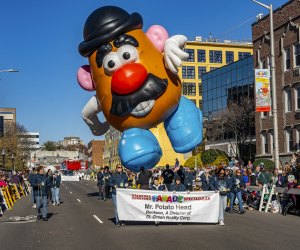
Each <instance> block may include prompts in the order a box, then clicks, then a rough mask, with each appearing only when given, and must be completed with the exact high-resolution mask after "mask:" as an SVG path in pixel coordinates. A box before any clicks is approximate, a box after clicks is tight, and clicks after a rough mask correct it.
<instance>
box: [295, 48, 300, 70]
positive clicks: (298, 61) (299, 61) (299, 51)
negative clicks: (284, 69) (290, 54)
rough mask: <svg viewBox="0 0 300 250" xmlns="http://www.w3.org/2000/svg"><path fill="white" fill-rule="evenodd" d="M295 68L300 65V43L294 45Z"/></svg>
mask: <svg viewBox="0 0 300 250" xmlns="http://www.w3.org/2000/svg"><path fill="white" fill-rule="evenodd" d="M294 65H295V66H294V68H295V67H299V66H300V44H299V43H298V44H296V45H295V46H294Z"/></svg>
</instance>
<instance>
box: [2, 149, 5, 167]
mask: <svg viewBox="0 0 300 250" xmlns="http://www.w3.org/2000/svg"><path fill="white" fill-rule="evenodd" d="M2 164H3V168H5V149H2Z"/></svg>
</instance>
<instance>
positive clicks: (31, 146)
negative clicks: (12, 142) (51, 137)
mask: <svg viewBox="0 0 300 250" xmlns="http://www.w3.org/2000/svg"><path fill="white" fill-rule="evenodd" d="M19 138H20V142H21V143H22V145H21V146H24V147H26V148H27V150H30V151H34V150H37V149H39V148H40V133H39V132H25V133H23V134H20V135H19Z"/></svg>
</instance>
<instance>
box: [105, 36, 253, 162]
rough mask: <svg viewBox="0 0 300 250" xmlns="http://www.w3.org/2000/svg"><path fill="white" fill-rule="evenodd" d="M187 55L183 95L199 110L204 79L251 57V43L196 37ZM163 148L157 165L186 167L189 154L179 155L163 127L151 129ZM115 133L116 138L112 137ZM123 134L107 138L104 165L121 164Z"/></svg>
mask: <svg viewBox="0 0 300 250" xmlns="http://www.w3.org/2000/svg"><path fill="white" fill-rule="evenodd" d="M185 50H186V52H187V53H189V58H188V59H187V61H186V62H183V65H182V67H181V68H180V70H179V76H180V78H181V80H182V94H183V95H184V96H185V97H187V98H189V99H190V100H192V101H193V102H194V103H195V104H196V105H197V107H199V108H202V81H201V77H202V75H203V74H204V73H206V72H209V71H210V70H213V69H216V68H218V67H222V66H224V65H226V64H229V63H232V62H234V61H237V60H239V59H243V58H245V57H248V56H250V55H252V53H253V48H252V43H251V42H248V41H231V40H218V39H213V38H210V39H204V38H201V37H197V38H196V40H195V41H188V42H187V43H186V49H185ZM151 132H152V133H153V134H154V135H155V136H156V138H157V139H158V142H159V144H160V146H161V149H162V152H163V155H162V158H161V160H160V162H159V163H158V164H157V166H165V165H166V164H170V165H174V164H175V160H176V158H177V159H178V160H179V163H180V164H183V163H184V162H185V160H186V158H187V157H188V156H189V155H190V154H185V155H184V154H178V153H176V152H175V151H174V150H173V148H172V145H171V143H170V140H169V139H168V136H167V134H166V132H165V129H164V126H163V124H159V125H158V126H156V127H154V128H152V129H151ZM112 134H114V137H112V136H111V135H112ZM120 138H121V133H120V132H116V131H115V130H114V129H110V130H109V131H108V132H107V133H106V136H105V150H104V163H105V164H108V165H109V162H110V161H109V159H110V158H111V162H112V164H110V165H112V166H115V165H116V163H119V162H120V159H119V157H118V142H119V139H120Z"/></svg>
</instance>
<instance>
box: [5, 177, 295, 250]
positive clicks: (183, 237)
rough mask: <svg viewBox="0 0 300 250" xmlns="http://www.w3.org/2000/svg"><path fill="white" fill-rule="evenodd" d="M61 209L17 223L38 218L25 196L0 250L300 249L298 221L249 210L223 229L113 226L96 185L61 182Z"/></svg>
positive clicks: (8, 214)
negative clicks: (99, 199)
mask: <svg viewBox="0 0 300 250" xmlns="http://www.w3.org/2000/svg"><path fill="white" fill-rule="evenodd" d="M61 199H62V201H63V203H62V204H61V205H60V206H58V207H57V206H52V205H49V207H48V213H49V216H50V218H49V221H47V222H45V221H36V220H35V219H34V218H33V219H30V217H28V219H29V220H28V221H16V222H14V221H13V220H12V219H13V218H16V216H18V217H26V216H29V215H36V210H35V209H32V208H31V204H30V199H29V197H25V198H22V199H21V200H19V201H18V202H17V203H16V205H15V206H14V208H13V210H11V211H7V212H6V213H5V215H4V217H2V218H1V219H0V249H1V250H10V249H22V250H23V249H51V250H52V249H151V250H154V249H155V250H157V249H184V250H186V249H243V250H244V249H264V250H266V249H289V250H292V249H299V247H300V234H299V230H300V217H297V216H292V215H288V216H282V215H280V214H271V213H259V212H257V211H248V212H247V213H246V214H244V215H239V214H226V217H225V224H226V225H225V226H224V227H222V226H218V225H205V224H200V225H199V224H189V225H185V224H183V225H177V224H162V225H159V226H158V227H155V226H154V225H153V224H149V223H148V224H142V225H141V224H130V225H127V226H125V227H120V228H117V227H116V226H115V225H114V223H113V206H112V202H111V201H110V200H109V201H106V202H100V201H98V200H97V188H96V183H95V182H90V181H81V182H64V183H63V185H62V186H61Z"/></svg>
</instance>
